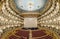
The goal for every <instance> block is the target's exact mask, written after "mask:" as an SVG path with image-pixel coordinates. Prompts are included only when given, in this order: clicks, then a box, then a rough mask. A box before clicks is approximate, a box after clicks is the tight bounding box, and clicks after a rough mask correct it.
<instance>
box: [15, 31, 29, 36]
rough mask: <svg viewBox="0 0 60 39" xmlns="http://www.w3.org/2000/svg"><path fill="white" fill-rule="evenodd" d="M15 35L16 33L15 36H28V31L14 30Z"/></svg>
mask: <svg viewBox="0 0 60 39" xmlns="http://www.w3.org/2000/svg"><path fill="white" fill-rule="evenodd" d="M15 35H17V36H24V37H28V36H29V31H23V30H16V33H15Z"/></svg>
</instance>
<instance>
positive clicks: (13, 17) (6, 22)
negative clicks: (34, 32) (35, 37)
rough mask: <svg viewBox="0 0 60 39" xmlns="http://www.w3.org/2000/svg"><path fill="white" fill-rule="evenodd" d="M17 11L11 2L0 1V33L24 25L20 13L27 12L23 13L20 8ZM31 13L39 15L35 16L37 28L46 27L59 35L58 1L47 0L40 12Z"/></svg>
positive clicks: (59, 7) (59, 2)
mask: <svg viewBox="0 0 60 39" xmlns="http://www.w3.org/2000/svg"><path fill="white" fill-rule="evenodd" d="M19 9H20V8H19ZM19 9H17V8H16V5H15V3H14V2H13V0H0V33H3V29H6V28H10V27H14V26H15V27H22V25H23V24H24V16H23V15H22V13H23V14H24V13H26V14H27V12H28V11H29V10H28V11H26V12H25V11H24V10H23V9H22V8H21V9H22V10H19ZM24 9H25V8H24ZM39 9H40V8H39ZM26 10H27V9H26ZM33 12H34V13H33V14H35V12H37V13H36V14H39V15H37V18H38V27H47V28H49V29H52V30H53V31H55V32H57V33H58V34H59V35H60V0H48V2H47V3H46V5H45V6H44V9H43V10H42V11H40V10H37V11H34V9H33ZM29 13H30V11H29ZM31 14H32V13H31ZM31 14H28V15H31ZM34 16H35V15H34Z"/></svg>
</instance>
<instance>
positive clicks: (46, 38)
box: [33, 35, 53, 39]
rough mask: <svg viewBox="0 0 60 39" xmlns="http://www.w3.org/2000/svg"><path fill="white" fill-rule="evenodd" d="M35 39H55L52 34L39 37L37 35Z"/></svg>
mask: <svg viewBox="0 0 60 39" xmlns="http://www.w3.org/2000/svg"><path fill="white" fill-rule="evenodd" d="M33 39H53V37H52V36H50V35H47V36H44V37H37V38H36V37H35V38H33Z"/></svg>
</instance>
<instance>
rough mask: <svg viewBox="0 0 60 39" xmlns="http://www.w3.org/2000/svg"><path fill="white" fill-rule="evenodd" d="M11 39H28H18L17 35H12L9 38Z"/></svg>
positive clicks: (23, 38)
mask: <svg viewBox="0 0 60 39" xmlns="http://www.w3.org/2000/svg"><path fill="white" fill-rule="evenodd" d="M9 39H26V38H25V37H21V36H20V37H18V36H15V35H11V36H10V37H9Z"/></svg>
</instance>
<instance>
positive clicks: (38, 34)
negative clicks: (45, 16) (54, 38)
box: [32, 30, 46, 37]
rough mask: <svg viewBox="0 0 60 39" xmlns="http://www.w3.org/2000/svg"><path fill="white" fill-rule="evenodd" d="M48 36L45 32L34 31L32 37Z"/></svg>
mask: <svg viewBox="0 0 60 39" xmlns="http://www.w3.org/2000/svg"><path fill="white" fill-rule="evenodd" d="M44 35H46V33H45V30H38V31H32V37H41V36H44Z"/></svg>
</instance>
